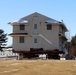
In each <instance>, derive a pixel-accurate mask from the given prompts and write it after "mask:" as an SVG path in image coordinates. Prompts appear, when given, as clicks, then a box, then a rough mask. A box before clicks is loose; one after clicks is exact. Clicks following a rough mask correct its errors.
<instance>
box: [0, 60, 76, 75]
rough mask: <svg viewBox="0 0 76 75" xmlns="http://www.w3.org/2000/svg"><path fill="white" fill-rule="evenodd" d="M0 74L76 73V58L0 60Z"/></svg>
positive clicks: (52, 74) (74, 74) (47, 74)
mask: <svg viewBox="0 0 76 75" xmlns="http://www.w3.org/2000/svg"><path fill="white" fill-rule="evenodd" d="M0 75H76V60H6V61H0Z"/></svg>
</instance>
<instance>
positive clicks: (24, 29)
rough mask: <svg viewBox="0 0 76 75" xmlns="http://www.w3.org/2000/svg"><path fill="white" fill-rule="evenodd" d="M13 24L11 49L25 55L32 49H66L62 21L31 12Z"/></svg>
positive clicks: (64, 28)
mask: <svg viewBox="0 0 76 75" xmlns="http://www.w3.org/2000/svg"><path fill="white" fill-rule="evenodd" d="M9 24H10V25H11V26H13V33H11V34H9V35H10V36H11V37H13V51H14V52H17V53H20V55H22V56H23V55H25V53H26V52H30V50H32V49H36V50H38V49H42V50H45V51H46V50H54V49H58V50H60V51H64V50H66V47H65V43H66V40H67V38H66V36H65V32H67V28H66V26H65V24H64V23H63V22H60V21H57V20H54V19H52V18H49V17H47V16H45V15H42V14H40V13H37V12H35V13H32V14H30V15H28V16H25V17H23V18H20V19H19V20H16V21H14V22H9Z"/></svg>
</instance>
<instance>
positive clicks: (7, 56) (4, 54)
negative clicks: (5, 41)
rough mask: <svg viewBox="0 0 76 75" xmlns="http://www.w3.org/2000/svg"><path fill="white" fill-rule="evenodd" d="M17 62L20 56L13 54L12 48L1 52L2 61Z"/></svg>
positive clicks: (0, 58)
mask: <svg viewBox="0 0 76 75" xmlns="http://www.w3.org/2000/svg"><path fill="white" fill-rule="evenodd" d="M7 59H11V60H16V59H18V54H17V53H13V52H12V48H5V49H3V51H0V60H7Z"/></svg>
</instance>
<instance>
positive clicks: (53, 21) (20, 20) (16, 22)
mask: <svg viewBox="0 0 76 75" xmlns="http://www.w3.org/2000/svg"><path fill="white" fill-rule="evenodd" d="M31 15H34V17H37V15H40V16H44V17H45V18H47V20H46V21H45V22H46V23H57V24H60V25H62V26H63V27H64V28H65V30H66V31H67V30H68V29H67V28H66V26H65V24H64V23H63V22H60V21H57V20H55V19H52V18H50V17H47V16H45V15H42V14H40V13H38V12H34V13H32V14H29V15H27V16H25V17H23V18H20V19H19V20H16V21H13V22H9V23H8V24H11V25H16V24H27V23H28V21H27V20H25V18H26V17H29V16H31Z"/></svg>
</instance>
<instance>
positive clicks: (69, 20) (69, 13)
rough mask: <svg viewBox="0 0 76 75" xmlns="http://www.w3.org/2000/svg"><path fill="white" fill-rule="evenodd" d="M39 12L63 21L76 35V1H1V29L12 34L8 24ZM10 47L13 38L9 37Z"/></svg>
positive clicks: (71, 32) (71, 33)
mask: <svg viewBox="0 0 76 75" xmlns="http://www.w3.org/2000/svg"><path fill="white" fill-rule="evenodd" d="M33 12H39V13H41V14H43V15H46V16H48V17H50V18H53V19H56V20H58V21H61V20H63V21H64V23H65V25H66V27H67V28H68V30H69V32H70V36H71V37H72V36H74V35H75V34H76V0H0V29H3V30H4V31H5V33H7V34H9V33H11V32H12V26H10V25H8V24H7V23H8V22H11V21H14V20H17V19H19V18H22V17H24V16H27V15H29V14H31V13H33ZM7 44H8V45H11V44H12V38H11V37H9V36H8V42H7Z"/></svg>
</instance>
